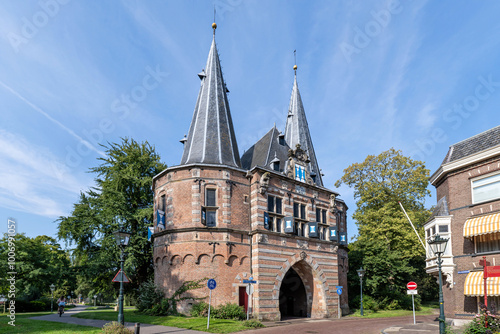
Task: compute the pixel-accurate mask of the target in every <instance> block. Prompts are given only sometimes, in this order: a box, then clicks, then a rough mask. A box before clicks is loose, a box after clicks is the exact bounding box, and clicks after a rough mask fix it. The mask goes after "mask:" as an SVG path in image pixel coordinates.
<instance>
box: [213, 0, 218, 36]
mask: <svg viewBox="0 0 500 334" xmlns="http://www.w3.org/2000/svg"><path fill="white" fill-rule="evenodd" d="M212 29H213V30H214V36H215V29H217V23H215V5H214V23H212Z"/></svg>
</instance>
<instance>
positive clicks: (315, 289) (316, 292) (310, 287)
mask: <svg viewBox="0 0 500 334" xmlns="http://www.w3.org/2000/svg"><path fill="white" fill-rule="evenodd" d="M290 263H291V264H292V265H290ZM291 269H293V272H295V274H292V273H291V271H290V270H291ZM281 271H282V272H283V276H282V278H280V277H278V279H277V282H276V283H277V284H276V285H275V288H274V291H275V295H274V298H275V299H277V300H278V303H277V305H276V306H277V310H276V311H278V312H279V313H278V314H280V316H279V317H280V318H283V317H286V316H287V315H286V314H287V313H290V312H289V311H288V309H286V310H285V309H284V306H283V303H284V301H282V300H280V296H287V295H289V293H287V292H286V288H283V289H284V290H283V291H282V286H283V284H285V281H284V279H285V277H287V275H289V276H288V278H293V277H294V276H295V275H296V276H295V277H297V276H298V278H300V282H301V283H302V284H303V287H304V289H305V296H306V298H305V299H306V306H305V310H306V314H303V315H302V316H305V317H311V318H325V317H328V310H327V305H326V304H327V303H326V294H327V292H328V285H327V284H326V278H325V274H324V273H323V271H322V270H321V269H320V268H319V265H318V263H316V261H314V260H313V259H312V258H311V257H310V256H308V255H307V254H306V253H305V252H302V253H301V254H300V255H298V254H296V255H294V256H293V257H292V258H291V259H290V260H289V261H286V262H285V263H284V265H283V268H282V269H281ZM297 284H298V283H297ZM296 302H297V303H299V304H300V302H301V298H296ZM294 305H295V304H294ZM300 309H304V308H303V307H302V306H299V308H298V310H300ZM283 311H284V313H285V314H281V312H283ZM294 313H295V314H296V315H295V316H300V313H299V312H295V310H294ZM303 313H304V312H303Z"/></svg>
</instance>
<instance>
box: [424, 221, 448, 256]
mask: <svg viewBox="0 0 500 334" xmlns="http://www.w3.org/2000/svg"><path fill="white" fill-rule="evenodd" d="M445 230H446V232H445ZM436 234H439V235H440V236H441V237H442V238H447V239H448V244H447V245H446V249H445V251H444V254H443V255H445V256H448V255H452V252H451V219H449V218H447V217H446V218H445V219H439V218H437V217H436V218H434V219H433V221H432V222H430V223H427V224H426V226H425V239H426V240H428V239H429V238H433V237H434V236H435V235H436ZM427 254H430V255H431V257H434V254H433V253H432V250H431V249H430V247H429V245H427Z"/></svg>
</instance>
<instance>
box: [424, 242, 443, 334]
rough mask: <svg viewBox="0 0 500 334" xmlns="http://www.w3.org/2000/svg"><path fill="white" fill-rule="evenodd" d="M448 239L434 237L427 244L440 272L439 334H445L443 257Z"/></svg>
mask: <svg viewBox="0 0 500 334" xmlns="http://www.w3.org/2000/svg"><path fill="white" fill-rule="evenodd" d="M447 243H448V239H447V238H441V236H440V235H439V234H436V235H435V236H434V239H432V238H429V239H428V240H427V244H428V245H429V246H430V248H431V250H432V252H433V253H434V254H435V255H436V256H437V258H438V260H437V264H438V270H439V334H444V331H445V317H444V301H443V278H442V275H441V264H442V263H443V260H441V255H442V254H443V253H444V251H445V250H446V244H447Z"/></svg>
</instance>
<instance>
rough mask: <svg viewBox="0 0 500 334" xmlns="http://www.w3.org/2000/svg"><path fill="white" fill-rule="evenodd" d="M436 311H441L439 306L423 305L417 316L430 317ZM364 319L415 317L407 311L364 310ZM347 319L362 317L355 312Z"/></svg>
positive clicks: (411, 312) (416, 313) (358, 312)
mask: <svg viewBox="0 0 500 334" xmlns="http://www.w3.org/2000/svg"><path fill="white" fill-rule="evenodd" d="M436 309H439V306H436V305H434V304H430V305H422V306H421V309H420V311H415V315H416V316H417V315H429V314H435V313H436ZM438 311H439V310H438ZM363 314H364V315H363V318H389V317H404V316H413V311H407V310H381V311H377V312H374V311H372V310H366V309H365V310H363ZM347 317H361V314H360V311H359V310H355V312H354V313H352V314H349V315H348V316H347Z"/></svg>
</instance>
